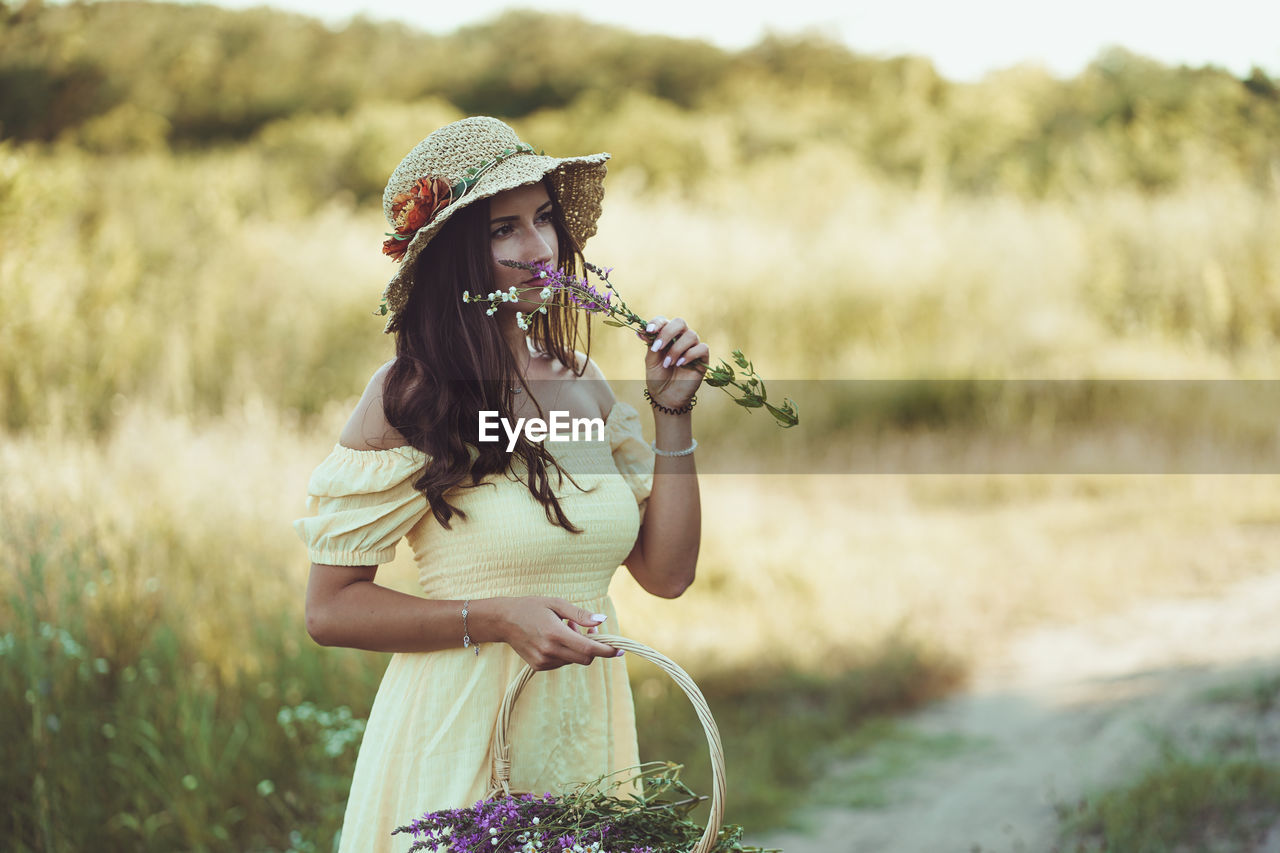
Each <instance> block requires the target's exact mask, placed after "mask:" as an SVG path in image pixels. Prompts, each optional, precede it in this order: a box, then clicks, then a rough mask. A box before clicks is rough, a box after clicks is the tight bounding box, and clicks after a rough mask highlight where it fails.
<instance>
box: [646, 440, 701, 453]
mask: <svg viewBox="0 0 1280 853" xmlns="http://www.w3.org/2000/svg"><path fill="white" fill-rule="evenodd" d="M690 440H691V441H692V442H693V444H691V445H689V446H688V447H686V448H685V449H684V450H659V449H658V443H657V442H656V441H651V442H649V446H650V447H651V448H653V452H654V453H656V454H657V455H658V456H688V455H689V454H690V453H693V451H695V450H697V449H698V439H696V438H694V439H690Z"/></svg>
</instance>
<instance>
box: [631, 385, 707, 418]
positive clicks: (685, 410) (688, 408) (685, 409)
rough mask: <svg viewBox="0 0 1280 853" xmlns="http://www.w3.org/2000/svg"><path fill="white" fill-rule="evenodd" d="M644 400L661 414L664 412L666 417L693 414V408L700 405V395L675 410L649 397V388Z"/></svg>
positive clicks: (645, 392)
mask: <svg viewBox="0 0 1280 853" xmlns="http://www.w3.org/2000/svg"><path fill="white" fill-rule="evenodd" d="M644 398H645V399H646V400H648V401H649V405H650V406H653V407H654V408H655V409H657V410H658V411H659V412H662V413H663V414H664V415H687V414H689V413H690V412H692V411H693V407H694V406H696V405H697V404H698V395H697V394H694V395H693V396H692V397H690V398H689V402H687V403H685V404H684V405H683V406H681V407H680V408H678V409H673V408H671V407H670V406H664V405H662V404H661V403H659V402H658V401H657V400H655V399H653V397H651V396H650V395H649V389H648V388H646V389H644Z"/></svg>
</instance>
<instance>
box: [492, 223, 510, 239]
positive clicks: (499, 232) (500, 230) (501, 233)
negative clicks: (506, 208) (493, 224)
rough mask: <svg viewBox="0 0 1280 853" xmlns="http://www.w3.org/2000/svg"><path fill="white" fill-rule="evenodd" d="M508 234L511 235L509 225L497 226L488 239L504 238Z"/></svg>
mask: <svg viewBox="0 0 1280 853" xmlns="http://www.w3.org/2000/svg"><path fill="white" fill-rule="evenodd" d="M510 233H511V226H510V225H499V226H498V227H497V228H496V229H494V232H493V233H492V234H490V235H489V236H490V237H505V236H507V235H508V234H510Z"/></svg>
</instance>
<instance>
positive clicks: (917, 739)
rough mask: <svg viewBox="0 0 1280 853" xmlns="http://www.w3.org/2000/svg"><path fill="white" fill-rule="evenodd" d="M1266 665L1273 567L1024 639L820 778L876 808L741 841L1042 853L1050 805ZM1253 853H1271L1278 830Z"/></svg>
mask: <svg viewBox="0 0 1280 853" xmlns="http://www.w3.org/2000/svg"><path fill="white" fill-rule="evenodd" d="M1268 666H1269V667H1270V671H1271V672H1274V671H1275V670H1276V668H1277V667H1280V574H1273V575H1268V576H1264V577H1259V578H1255V579H1251V580H1249V581H1246V582H1243V583H1240V584H1237V585H1234V586H1232V587H1229V588H1227V589H1225V590H1223V591H1222V592H1221V593H1220V594H1218V595H1216V596H1213V597H1206V598H1197V599H1181V600H1171V601H1155V602H1148V603H1145V604H1143V605H1141V606H1138V607H1134V608H1132V609H1129V610H1127V611H1125V612H1123V613H1120V614H1116V615H1112V616H1108V617H1106V618H1102V619H1098V620H1095V621H1092V622H1089V623H1086V624H1082V625H1075V626H1071V627H1066V628H1053V629H1041V630H1036V631H1032V632H1029V633H1027V634H1026V635H1024V636H1022V637H1020V638H1018V639H1017V640H1016V641H1015V642H1014V643H1012V644H1011V645H1010V648H1009V652H1008V654H1007V655H1006V656H1005V658H1004V659H1003V660H1000V661H998V662H996V663H994V664H992V665H990V666H988V667H985V668H983V669H982V670H981V671H979V672H978V673H977V674H976V678H975V679H974V682H973V685H972V687H971V688H970V689H969V690H968V691H967V692H966V693H965V694H963V695H960V696H957V697H955V698H953V699H951V700H948V701H946V702H944V703H941V704H939V705H938V706H936V707H934V708H931V709H929V710H926V711H924V712H922V713H920V714H917V715H914V716H912V717H910V718H908V719H907V720H906V721H904V727H903V735H904V739H898V738H894V739H891V740H890V743H889V744H888V745H885V746H878V747H876V748H875V749H873V750H872V751H871V752H870V754H868V755H866V756H864V757H862V758H859V759H858V761H857V762H855V763H853V764H850V765H849V766H847V767H843V768H840V770H839V771H838V772H837V773H836V774H835V776H833V778H832V780H831V784H830V785H829V786H827V787H828V788H829V789H830V790H831V791H832V792H833V793H834V794H835V796H836V798H837V799H838V798H839V796H840V789H841V788H842V787H844V788H845V789H853V788H858V787H860V786H861V787H863V788H865V787H866V780H867V779H872V780H874V787H875V788H876V790H877V792H878V793H880V794H882V795H883V802H882V804H880V805H877V806H872V807H858V808H853V807H850V806H848V805H845V806H843V807H834V806H830V807H823V808H820V809H816V810H815V811H814V813H813V814H812V815H810V816H809V822H810V823H811V826H812V829H811V832H810V833H809V834H802V833H787V834H779V835H774V836H770V837H766V838H756V839H752V842H753V843H757V844H770V845H774V846H778V847H781V848H783V849H784V850H785V851H786V853H818V851H822V853H864V852H865V853H871V851H876V853H898V851H901V853H945V851H963V853H974V851H981V853H1005V851H1035V853H1042V852H1044V851H1050V850H1052V849H1053V847H1054V842H1055V840H1056V837H1057V836H1056V831H1057V826H1058V821H1057V817H1056V813H1055V809H1054V806H1055V804H1057V803H1061V802H1064V801H1065V802H1072V801H1075V800H1076V799H1077V798H1078V797H1079V796H1080V795H1081V794H1082V793H1084V792H1086V791H1088V790H1091V789H1096V788H1104V787H1108V783H1114V782H1117V781H1120V780H1123V779H1125V778H1126V777H1127V775H1128V774H1130V773H1131V772H1133V771H1134V770H1136V769H1139V768H1140V767H1141V766H1142V764H1143V762H1145V761H1148V760H1150V759H1151V758H1153V757H1154V756H1155V754H1156V748H1157V746H1156V742H1155V738H1154V737H1153V733H1154V732H1157V731H1161V730H1167V729H1171V728H1185V727H1186V726H1187V725H1189V721H1190V720H1191V719H1192V718H1193V717H1194V720H1195V722H1196V724H1203V725H1213V720H1212V719H1211V718H1212V716H1213V714H1214V713H1215V712H1214V709H1213V708H1210V707H1208V706H1206V704H1205V703H1204V701H1203V695H1204V693H1205V691H1206V690H1209V689H1212V688H1213V687H1215V686H1219V685H1223V684H1240V683H1241V682H1246V683H1247V682H1248V680H1249V678H1250V677H1251V676H1252V675H1253V673H1255V672H1256V671H1258V670H1259V669H1260V668H1266V667H1268ZM904 743H905V744H908V745H909V744H913V743H914V744H916V745H917V746H916V748H915V750H914V752H913V751H912V750H911V749H909V748H908V749H906V750H905V751H904V749H903V745H904ZM904 756H905V757H904ZM850 799H851V800H852V801H856V798H852V797H851V798H850ZM1263 849H1264V850H1266V851H1268V853H1272V851H1273V850H1274V851H1276V853H1280V824H1277V827H1276V829H1275V830H1274V831H1273V832H1272V833H1271V835H1270V838H1269V839H1268V843H1267V844H1266V845H1265V846H1264V848H1263Z"/></svg>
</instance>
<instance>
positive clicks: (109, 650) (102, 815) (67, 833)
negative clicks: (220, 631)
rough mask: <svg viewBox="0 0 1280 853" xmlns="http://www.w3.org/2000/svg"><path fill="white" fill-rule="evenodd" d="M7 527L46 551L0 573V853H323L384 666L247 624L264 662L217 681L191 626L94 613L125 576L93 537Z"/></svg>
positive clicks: (276, 627) (281, 628)
mask: <svg viewBox="0 0 1280 853" xmlns="http://www.w3.org/2000/svg"><path fill="white" fill-rule="evenodd" d="M14 533H15V531H14V530H13V528H12V527H7V528H6V529H3V530H0V534H2V535H0V540H2V541H4V542H5V545H6V549H8V548H10V547H14V546H16V547H21V546H22V544H24V540H25V542H26V543H31V542H33V541H40V540H44V541H48V542H56V543H57V544H56V545H54V546H52V547H49V548H45V549H42V548H39V547H35V548H30V549H28V550H27V551H26V553H25V554H22V555H21V557H20V558H18V559H15V560H13V561H12V562H11V561H9V560H6V561H5V562H6V563H7V565H6V566H5V568H6V570H9V571H10V572H14V574H11V575H10V576H9V580H10V581H11V583H10V584H9V595H8V597H7V599H6V600H5V601H4V603H3V608H2V611H0V612H3V615H4V619H3V621H4V624H5V625H6V626H7V631H6V633H5V634H3V636H0V658H2V659H3V663H2V664H0V715H2V716H3V718H4V719H5V720H7V721H9V722H8V724H7V726H8V727H7V729H6V737H5V738H4V739H3V744H2V745H0V762H3V765H4V767H5V772H4V774H3V776H2V777H0V779H2V781H0V796H3V798H4V802H5V803H6V807H5V810H4V811H3V812H0V814H3V818H2V820H3V822H2V823H0V833H3V836H4V838H5V839H6V841H7V849H10V850H14V851H16V853H22V852H23V851H37V850H39V851H49V852H50V853H52V851H79V850H137V851H172V850H228V851H230V850H254V851H284V850H297V851H303V850H324V851H328V850H329V843H328V839H330V838H332V836H333V834H334V832H335V831H336V829H337V828H338V826H339V825H340V823H341V818H342V809H343V807H344V805H345V800H346V790H347V785H348V784H349V781H350V775H351V770H352V766H353V760H354V756H355V749H354V743H355V742H356V741H355V740H353V738H352V735H358V732H359V729H360V726H359V724H358V723H355V722H354V721H352V720H351V719H350V715H354V716H355V717H357V718H358V717H361V716H363V715H364V714H365V713H367V708H365V707H360V706H361V705H362V704H364V705H367V704H368V701H369V700H371V698H372V696H373V691H374V687H375V686H376V684H375V680H376V677H377V675H378V674H379V673H380V671H381V670H380V668H377V667H372V666H352V665H351V664H355V663H357V661H356V658H359V657H360V655H359V653H354V652H353V653H344V652H336V653H328V654H326V655H324V656H322V655H320V654H319V653H318V650H316V649H310V648H303V649H298V648H296V643H294V642H292V641H291V640H292V638H294V637H296V636H298V634H299V633H300V632H301V630H302V626H301V624H300V620H299V619H297V617H296V616H293V614H288V615H287V616H277V617H276V618H270V617H269V616H267V615H266V614H264V613H255V614H254V616H255V622H256V624H255V625H254V626H253V627H252V628H251V629H249V630H248V631H247V632H246V633H245V635H244V636H243V637H242V642H243V643H244V644H245V645H247V646H251V647H253V648H254V649H255V655H256V657H257V659H258V661H259V663H260V665H259V666H258V667H257V668H256V670H255V671H252V672H251V671H247V670H244V669H241V670H239V671H233V672H229V673H223V672H220V671H219V669H218V667H217V666H215V665H214V663H215V662H213V661H209V660H206V659H204V657H203V655H202V654H200V652H199V651H198V649H197V645H196V643H194V642H193V640H192V637H191V636H189V634H188V629H189V627H190V621H189V620H184V619H182V618H180V617H179V616H178V614H172V613H164V612H163V609H161V611H158V612H153V613H151V614H148V612H147V608H146V607H142V606H139V607H136V608H131V609H129V610H115V611H113V610H112V607H111V606H110V605H109V604H106V603H105V602H108V601H110V599H111V590H112V587H113V586H116V585H118V584H119V583H120V582H121V581H120V579H119V572H118V571H113V568H112V567H111V566H109V565H107V564H105V563H104V562H103V561H102V559H101V556H100V555H98V554H96V553H95V547H94V544H93V543H92V542H91V541H88V540H85V539H75V538H72V539H71V541H68V540H67V537H66V535H65V534H64V533H63V532H62V531H60V530H59V529H58V528H57V527H56V526H53V525H49V526H43V527H42V529H40V530H36V531H32V535H31V537H30V538H26V537H21V536H17V535H14ZM249 609H253V608H252V607H251V606H250V608H249ZM300 696H306V697H314V698H315V699H316V700H317V702H318V704H319V706H320V707H319V708H315V707H314V706H312V705H311V704H310V703H305V702H299V701H298V700H297V697H300ZM345 697H361V698H364V699H365V701H364V702H363V703H360V702H356V703H349V702H348V700H347V699H346V698H345ZM346 704H354V705H356V706H357V707H356V708H355V710H353V711H345V710H344V708H343V706H344V705H346ZM282 713H283V717H282Z"/></svg>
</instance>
